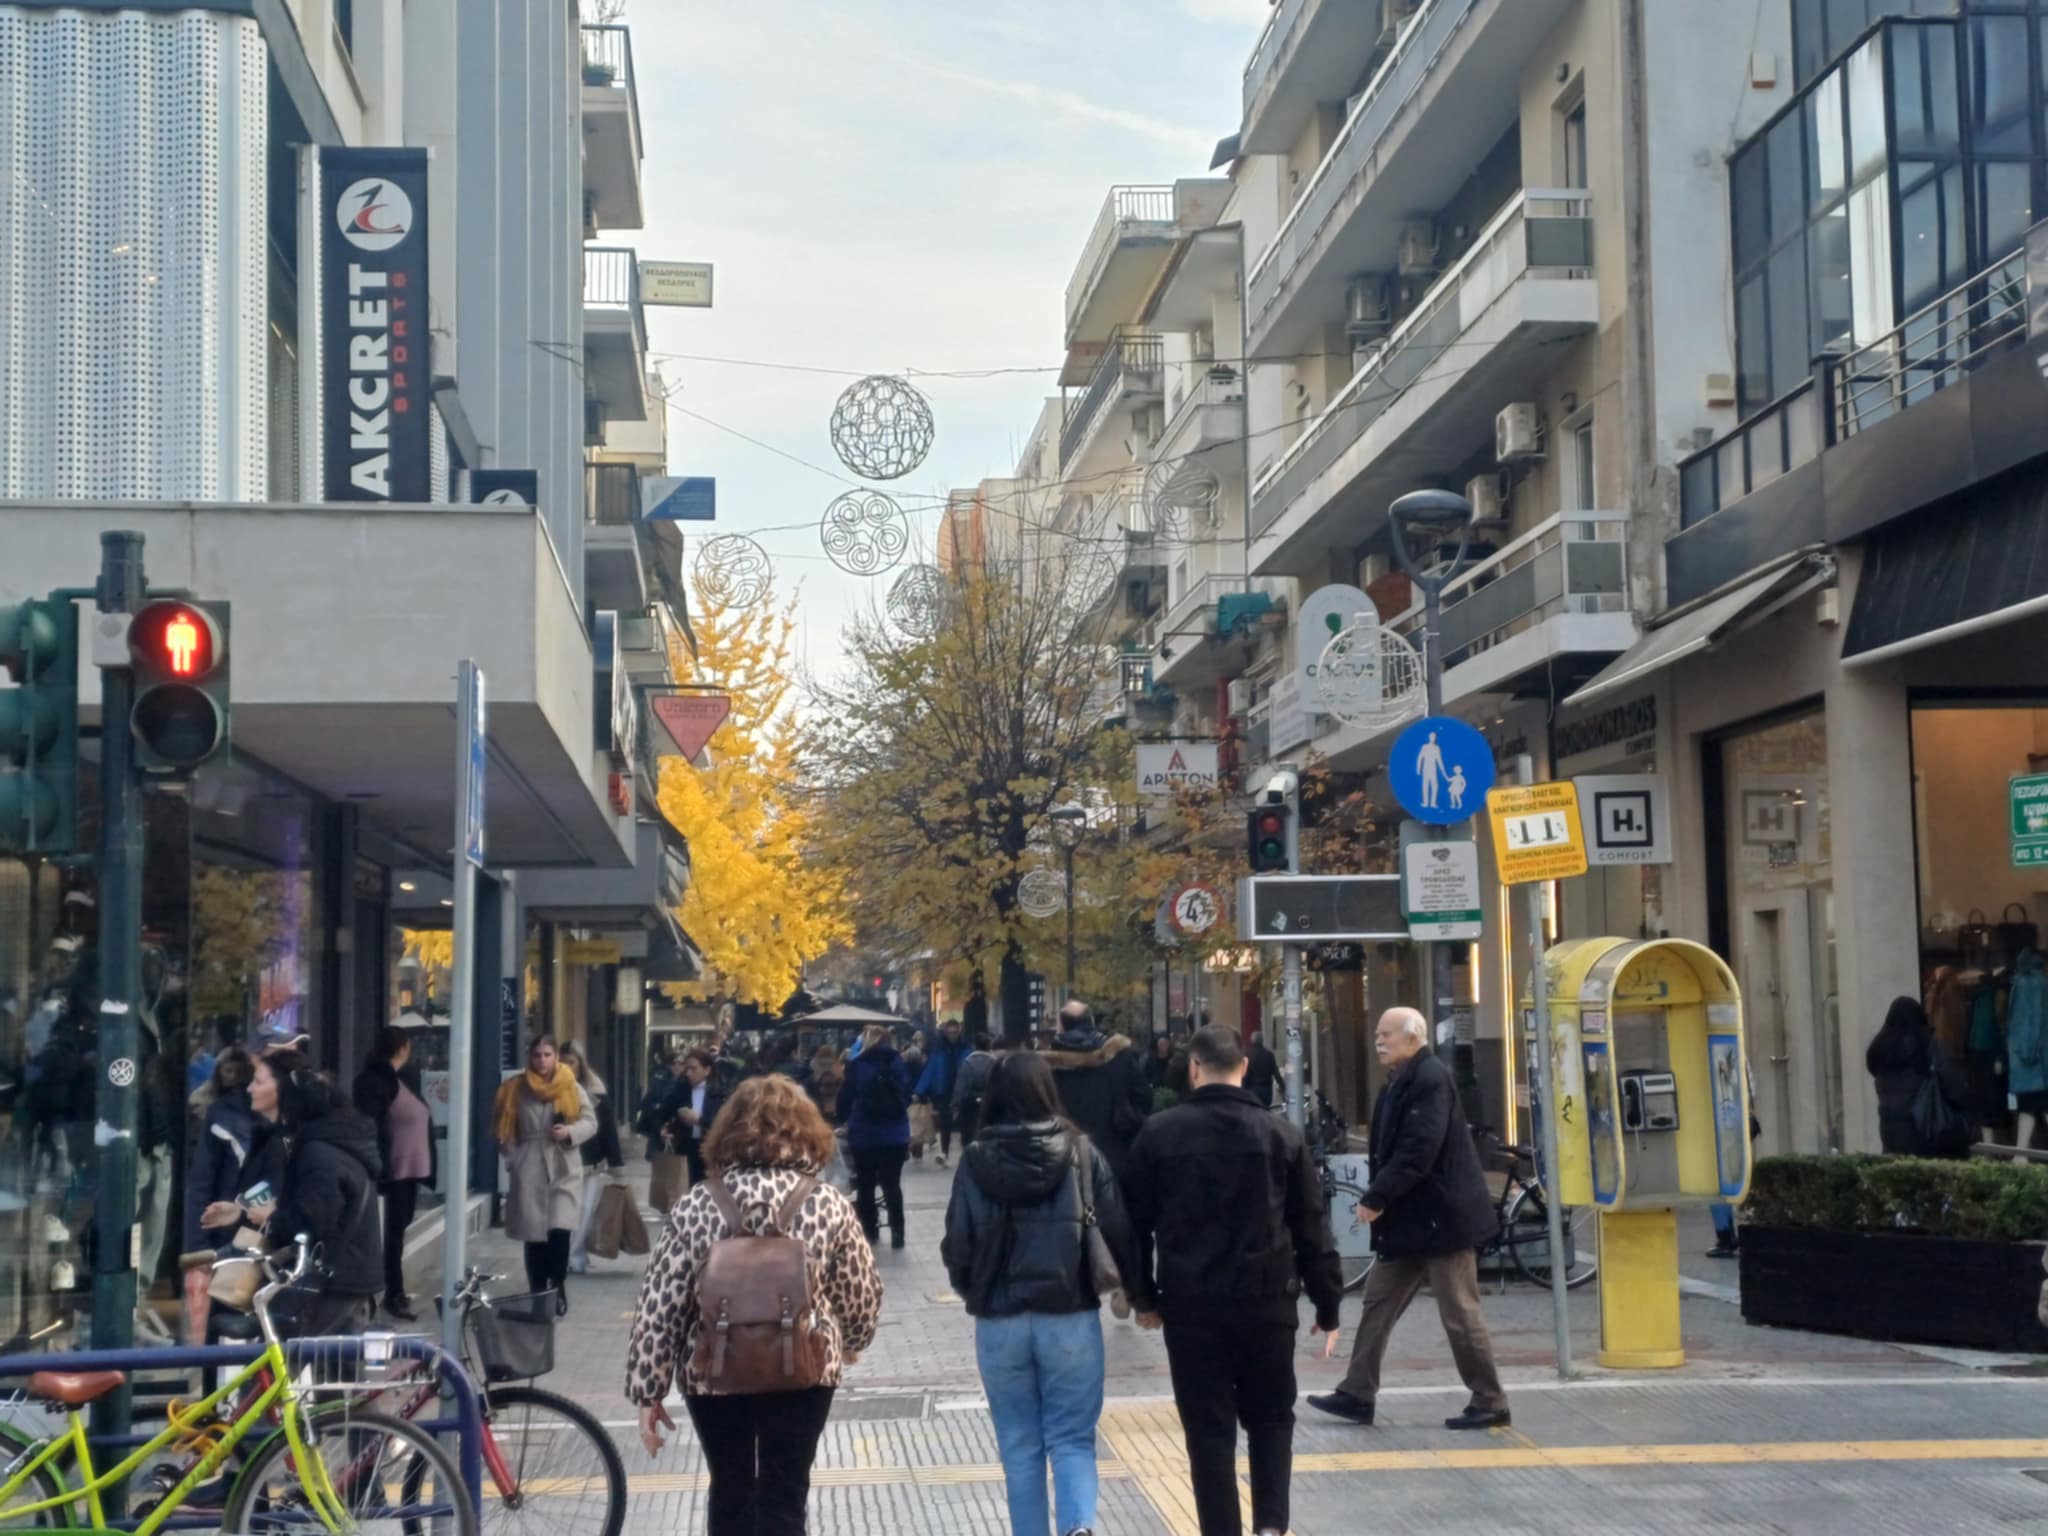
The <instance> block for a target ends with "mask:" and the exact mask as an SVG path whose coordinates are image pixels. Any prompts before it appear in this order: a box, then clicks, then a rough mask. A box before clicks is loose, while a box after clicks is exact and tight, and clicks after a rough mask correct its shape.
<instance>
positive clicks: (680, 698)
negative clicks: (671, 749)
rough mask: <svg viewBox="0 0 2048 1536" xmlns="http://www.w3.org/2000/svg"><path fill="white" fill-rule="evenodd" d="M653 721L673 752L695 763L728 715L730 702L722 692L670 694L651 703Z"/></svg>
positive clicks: (730, 707) (730, 709) (730, 708)
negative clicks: (657, 723) (672, 743)
mask: <svg viewBox="0 0 2048 1536" xmlns="http://www.w3.org/2000/svg"><path fill="white" fill-rule="evenodd" d="M653 704H654V718H655V719H657V720H659V721H660V722H661V728H662V729H663V730H665V731H667V732H668V735H669V740H671V741H673V742H674V743H675V747H676V751H677V752H678V753H680V754H681V755H682V756H683V757H684V758H685V759H686V760H688V761H690V762H695V761H696V760H697V754H698V753H699V752H702V751H703V750H704V747H705V744H706V743H708V742H709V741H710V740H711V737H712V735H713V734H714V733H715V732H716V731H717V730H718V728H719V727H720V726H721V725H723V724H725V721H726V717H727V716H728V715H730V714H731V713H732V699H731V698H730V697H729V696H728V695H726V694H723V693H670V694H662V695H659V696H658V697H656V698H655V699H654V700H653Z"/></svg>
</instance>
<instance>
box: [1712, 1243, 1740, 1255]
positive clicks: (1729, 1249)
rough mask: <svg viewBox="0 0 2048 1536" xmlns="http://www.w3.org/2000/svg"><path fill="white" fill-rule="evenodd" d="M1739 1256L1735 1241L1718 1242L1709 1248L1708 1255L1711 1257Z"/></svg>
mask: <svg viewBox="0 0 2048 1536" xmlns="http://www.w3.org/2000/svg"><path fill="white" fill-rule="evenodd" d="M1739 1256H1740V1255H1739V1253H1738V1251H1737V1249H1736V1247H1735V1245H1734V1244H1733V1243H1716V1244H1714V1246H1713V1247H1711V1248H1709V1249H1708V1250H1707V1257H1708V1258H1710V1259H1733V1258H1737V1257H1739Z"/></svg>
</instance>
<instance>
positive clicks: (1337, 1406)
mask: <svg viewBox="0 0 2048 1536" xmlns="http://www.w3.org/2000/svg"><path fill="white" fill-rule="evenodd" d="M1308 1405H1309V1407H1311V1408H1313V1409H1315V1410H1316V1412H1318V1413H1327V1414H1328V1415H1329V1416H1330V1417H1331V1418H1333V1419H1349V1420H1350V1421H1351V1422H1352V1423H1354V1424H1370V1423H1371V1422H1372V1411H1373V1405H1372V1404H1371V1403H1369V1402H1367V1401H1366V1400H1365V1399H1364V1398H1362V1397H1356V1396H1353V1395H1352V1394H1351V1393H1349V1392H1346V1391H1345V1390H1344V1389H1343V1388H1342V1387H1339V1388H1338V1389H1337V1390H1336V1391H1334V1392H1324V1393H1322V1394H1320V1395H1319V1396H1316V1397H1311V1398H1310V1399H1309V1400H1308Z"/></svg>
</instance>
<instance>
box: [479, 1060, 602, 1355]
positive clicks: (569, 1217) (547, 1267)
mask: <svg viewBox="0 0 2048 1536" xmlns="http://www.w3.org/2000/svg"><path fill="white" fill-rule="evenodd" d="M497 1111H498V1113H497V1134H498V1150H499V1151H500V1152H502V1153H503V1154H504V1156H505V1165H506V1168H507V1170H508V1172H509V1173H510V1175H511V1189H510V1192H509V1193H508V1194H507V1195H506V1197H505V1235H506V1236H507V1237H510V1238H513V1239H515V1240H517V1241H519V1242H522V1243H524V1244H526V1280H527V1284H528V1285H530V1286H531V1287H532V1288H533V1289H534V1290H535V1291H553V1292H554V1293H555V1315H556V1316H558V1317H562V1316H566V1315H567V1314H568V1311H569V1294H568V1290H567V1282H568V1277H569V1240H570V1238H571V1236H572V1235H573V1234H574V1233H575V1231H576V1223H577V1222H578V1221H579V1220H580V1219H581V1218H582V1214H583V1157H582V1154H581V1153H579V1152H578V1151H577V1150H576V1149H577V1148H578V1147H580V1146H582V1145H583V1143H584V1142H586V1141H588V1140H590V1138H591V1137H593V1136H595V1135H596V1134H597V1111H596V1109H595V1107H594V1106H593V1105H592V1103H591V1100H590V1096H589V1095H588V1094H586V1093H584V1092H583V1091H582V1089H580V1088H579V1087H578V1086H577V1084H576V1074H575V1073H574V1072H573V1071H571V1070H570V1068H569V1066H568V1065H567V1063H565V1062H564V1061H563V1060H562V1059H561V1057H560V1055H559V1054H558V1053H557V1052H556V1050H555V1042H554V1040H553V1039H552V1038H551V1037H550V1036H547V1035H542V1036H541V1037H540V1038H539V1039H538V1040H536V1041H534V1042H533V1044H532V1045H531V1046H529V1047H528V1048H527V1052H526V1070H525V1071H524V1072H522V1073H520V1074H519V1076H517V1077H513V1078H507V1079H506V1080H505V1082H504V1084H503V1085H502V1086H501V1087H500V1088H499V1089H498V1104H497Z"/></svg>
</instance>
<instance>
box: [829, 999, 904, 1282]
mask: <svg viewBox="0 0 2048 1536" xmlns="http://www.w3.org/2000/svg"><path fill="white" fill-rule="evenodd" d="M910 1084H911V1076H910V1068H909V1067H908V1065H906V1064H905V1062H904V1059H903V1057H902V1056H900V1055H898V1054H897V1051H896V1047H895V1046H894V1045H892V1044H891V1043H890V1040H889V1031H888V1030H887V1029H886V1028H884V1027H883V1026H882V1025H880V1024H871V1025H869V1026H868V1028H867V1030H866V1031H865V1032H864V1033H863V1034H862V1035H861V1046H860V1055H858V1056H856V1057H854V1058H853V1059H852V1060H851V1061H850V1062H848V1063H847V1067H846V1081H845V1082H844V1083H842V1084H841V1085H840V1088H839V1123H840V1124H841V1125H843V1126H845V1127H846V1151H847V1155H848V1157H849V1159H850V1160H851V1162H852V1163H853V1187H854V1209H855V1210H856V1211H858V1212H859V1213H860V1225H861V1230H862V1231H863V1232H865V1233H867V1235H868V1241H869V1242H871V1243H875V1242H879V1241H880V1240H881V1233H882V1228H881V1219H882V1218H881V1206H882V1205H887V1206H888V1208H889V1241H890V1245H891V1246H892V1247H896V1248H901V1247H902V1246H903V1165H904V1163H905V1162H907V1161H908V1160H909V1157H910ZM878 1192H879V1200H878V1199H877V1195H878Z"/></svg>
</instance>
